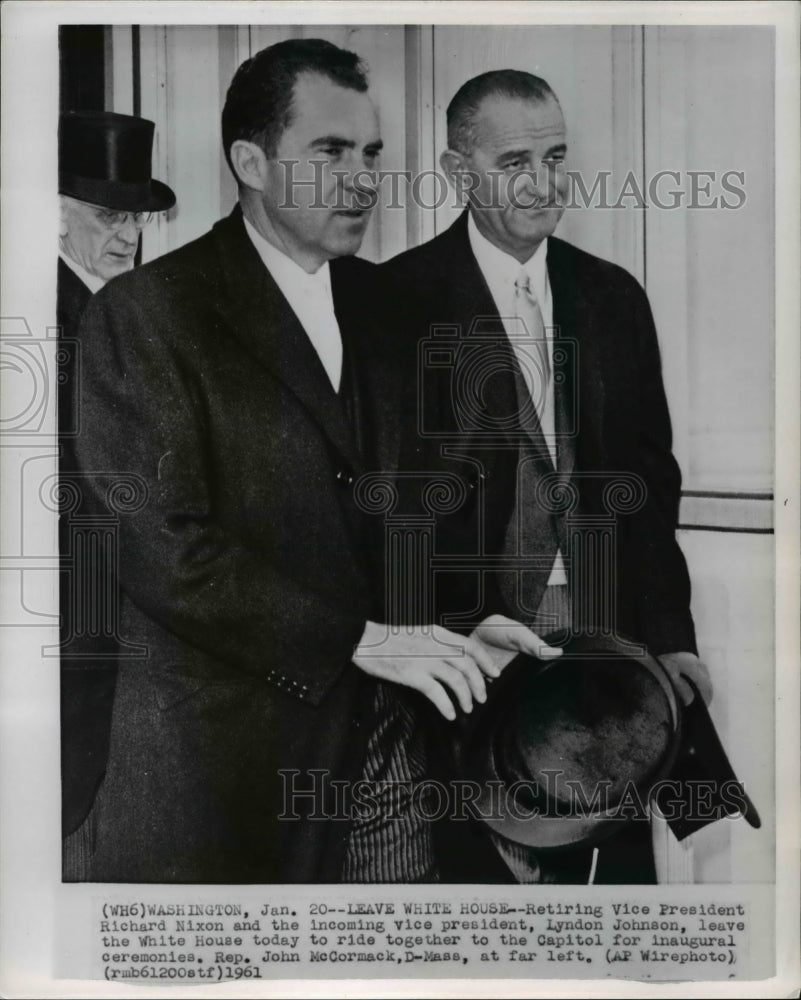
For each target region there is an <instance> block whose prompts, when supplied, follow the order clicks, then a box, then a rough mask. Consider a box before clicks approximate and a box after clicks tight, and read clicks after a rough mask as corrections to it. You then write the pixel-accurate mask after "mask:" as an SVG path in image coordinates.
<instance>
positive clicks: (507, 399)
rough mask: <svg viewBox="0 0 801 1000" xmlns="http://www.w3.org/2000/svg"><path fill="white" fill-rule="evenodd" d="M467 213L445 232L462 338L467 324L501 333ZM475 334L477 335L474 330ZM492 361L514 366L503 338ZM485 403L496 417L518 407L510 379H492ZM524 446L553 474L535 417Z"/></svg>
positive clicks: (515, 436) (452, 299)
mask: <svg viewBox="0 0 801 1000" xmlns="http://www.w3.org/2000/svg"><path fill="white" fill-rule="evenodd" d="M467 217H468V216H467V212H464V213H463V214H462V216H460V218H459V219H458V220H457V221H456V223H455V224H454V225H453V226H452V227H451V229H450V230H449V233H448V235H450V236H452V237H453V239H452V247H450V248H448V253H447V259H448V260H449V261H450V266H451V267H452V268H453V274H454V280H453V281H452V282H451V283H450V286H449V295H450V303H451V306H450V308H451V309H452V310H453V312H452V315H461V316H462V317H464V318H463V320H462V337H463V338H466V337H467V335H468V333H469V331H470V328H471V324H472V323H473V322H475V321H477V320H478V321H481V322H482V324H486V326H485V329H487V331H488V332H491V333H492V334H497V333H499V332H502V331H503V327H502V325H500V315H499V312H498V307H497V305H496V303H495V300H494V299H493V297H492V293H491V292H490V289H489V286H488V285H487V282H486V280H485V279H484V275H483V274H482V272H481V268H480V267H479V266H478V262H477V261H476V259H475V257H474V255H473V251H472V250H471V248H470V238H469V236H468V233H467ZM476 332H479V331H478V330H476ZM492 350H493V355H494V358H493V360H494V361H497V362H499V364H500V366H501V367H502V368H503V369H504V370H506V371H511V370H512V369H513V368H517V367H518V363H517V360H516V357H515V354H514V349H513V348H512V345H511V343H510V342H509V340H508V338H507V337H506V336H501V337H499V338H498V340H497V342H495V343H493V347H492ZM487 390H488V391H487V393H486V402H487V405H488V409H490V410H491V411H492V412H494V413H495V414H496V415H504V416H505V415H508V414H510V413H513V412H516V411H517V408H518V401H517V390H516V389H515V384H514V379H513V378H493V379H490V380H489V381H488V383H487ZM519 434H520V432H519V431H518V432H516V433H515V432H510V435H509V440H510V441H516V440H517V439H518V437H519ZM526 443H527V444H530V445H531V447H532V448H533V450H534V455H535V457H536V460H537V462H538V464H539V465H540V466H541V471H542V472H543V473H553V471H554V467H553V460H552V458H551V453H550V451H549V449H548V446H547V444H546V442H545V438H544V437H543V434H542V431H541V429H540V426H539V421H538V420H537V418H536V415H534V416H533V417H532V420H531V422H530V426H528V427H527V428H526Z"/></svg>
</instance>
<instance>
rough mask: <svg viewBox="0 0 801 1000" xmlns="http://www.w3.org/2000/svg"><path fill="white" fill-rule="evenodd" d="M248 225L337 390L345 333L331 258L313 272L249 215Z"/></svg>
mask: <svg viewBox="0 0 801 1000" xmlns="http://www.w3.org/2000/svg"><path fill="white" fill-rule="evenodd" d="M245 229H246V231H247V234H248V236H249V237H250V239H251V242H252V243H253V246H254V247H255V248H256V250H257V252H258V254H259V257H261V259H262V263H263V264H264V266H265V267H266V268H267V270H268V271H269V272H270V274H271V275H272V277H273V280H274V281H275V283H276V284H277V285H278V287H279V288H280V289H281V292H282V293H283V295H284V297H285V298H286V300H287V302H288V303H289V305H290V306H291V307H292V311H293V312H294V313H295V315H296V316H297V317H298V319H299V320H300V325H301V326H302V327H303V329H304V330H305V331H306V336H307V337H308V338H309V340H310V341H311V342H312V346H313V347H314V349H315V351H317V355H318V357H319V358H320V361H321V362H322V365H323V368H325V371H326V374H327V375H328V377H329V379H330V380H331V385H332V386H333V387H334V389H335V391H337V392H338V391H339V383H340V379H341V377H342V334H341V333H340V330H339V323H337V318H336V313H335V312H334V296H333V294H332V292H331V272H330V270H329V267H328V262H327V261H326V263H325V264H323V265H322V267H320V268H319V269H318V270H317V271H315V272H314V274H309V273H308V271H304V270H303V268H302V267H301V266H300V265H299V264H296V263H295V261H294V260H292V258H291V257H287V255H286V254H285V253H282V252H281V251H280V250H279V249H278V248H277V247H274V246H273V245H272V243H270V242H268V241H267V240H266V239H265V238H264V237H263V236H262V235H261V233H259V232H258V231H257V230H256V229H255V227H254V226H252V225H251V224H250V222H248V220H247V219H245Z"/></svg>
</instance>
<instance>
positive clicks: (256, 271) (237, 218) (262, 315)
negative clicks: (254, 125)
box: [213, 206, 362, 470]
mask: <svg viewBox="0 0 801 1000" xmlns="http://www.w3.org/2000/svg"><path fill="white" fill-rule="evenodd" d="M213 234H214V239H215V244H216V249H217V255H218V261H219V266H220V269H221V273H222V275H223V283H224V288H225V293H226V298H227V302H226V305H225V315H226V318H227V323H228V327H229V329H230V331H231V332H232V333H233V335H234V336H235V337H236V339H237V341H238V342H239V345H240V347H241V348H242V349H244V350H245V351H247V352H248V353H249V354H250V355H252V356H253V357H254V358H255V360H256V361H258V362H259V363H260V364H262V365H264V366H265V367H267V368H269V369H270V371H271V372H272V373H273V374H274V375H275V376H276V377H277V378H279V379H280V380H281V381H282V382H283V383H284V385H285V386H286V387H287V388H288V389H289V390H290V391H291V392H293V393H294V394H295V396H297V398H298V399H299V400H300V401H301V402H302V403H303V405H304V406H305V407H306V409H307V410H308V411H309V413H310V414H311V415H312V417H313V418H314V419H315V420H316V422H317V423H318V424H319V425H320V427H321V429H322V430H323V432H324V433H325V434H326V436H327V437H328V438H329V439H330V441H331V442H332V444H334V445H335V446H336V448H337V449H338V450H339V451H340V452H341V453H342V454H343V455H344V456H345V457H346V458H347V459H348V461H349V462H350V464H351V467H352V468H353V469H354V470H358V469H359V468H360V467H361V464H362V462H361V457H360V455H359V450H358V447H357V444H356V440H355V437H354V434H353V431H352V429H351V427H350V425H349V422H348V419H347V417H346V415H345V411H344V408H343V406H342V403H341V400H340V399H339V397H338V395H337V393H336V392H335V391H334V388H333V386H332V385H331V382H330V380H329V378H328V375H327V374H326V372H325V369H324V368H323V365H322V362H321V361H320V358H319V356H318V354H317V352H316V351H315V349H314V347H313V345H312V343H311V341H310V340H309V338H308V336H307V335H306V332H305V330H304V329H303V327H302V326H301V324H300V321H299V320H298V318H297V316H296V315H295V313H294V312H293V311H292V309H291V307H290V305H289V303H288V302H287V300H286V298H285V297H284V296H283V294H282V293H281V291H280V289H279V288H278V285H277V284H276V283H275V281H274V280H273V278H272V276H271V275H270V273H269V271H268V270H267V269H266V268H265V266H264V264H263V263H262V261H261V259H260V257H259V255H258V253H257V251H256V248H255V247H254V246H253V244H252V242H251V241H250V239H249V238H248V235H247V232H246V231H245V225H244V222H243V219H242V212H241V209H240V208H239V206H237V207H236V208H235V209H234V211H233V212H232V213H231V215H230V216H228V218H226V219H223V220H221V221H220V222H218V223H217V224H216V225H215V226H214V229H213ZM343 264H346V262H345V261H342V262H339V261H333V262H332V265H331V284H332V291H333V295H334V305H335V311H336V312H337V317H338V318H339V317H340V309H339V308H338V306H337V303H338V300H339V302H341V301H343V299H345V300H346V299H347V294H348V288H347V284H348V283H347V274H346V267H342V266H341V265H343ZM344 337H345V331H343V339H344Z"/></svg>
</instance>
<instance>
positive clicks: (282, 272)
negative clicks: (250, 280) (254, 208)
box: [243, 216, 331, 295]
mask: <svg viewBox="0 0 801 1000" xmlns="http://www.w3.org/2000/svg"><path fill="white" fill-rule="evenodd" d="M243 218H244V216H243ZM244 222H245V230H246V231H247V234H248V236H249V237H250V241H251V243H252V244H253V246H254V247H255V248H256V251H257V253H258V255H259V257H261V260H262V263H263V264H264V266H265V267H266V268H267V270H268V271H269V272H270V274H271V275H272V276H273V278H274V279H275V282H276V284H277V285H278V287H279V288H280V289H281V290H282V291H283V290H284V289H285V288H305V289H317V290H319V291H323V292H326V293H327V294H328V295H330V294H331V272H330V270H329V267H328V261H326V262H325V263H324V264H323V265H322V266H321V267H319V268H318V269H317V270H316V271H315V272H314V274H309V272H308V271H304V270H303V268H302V267H301V266H300V264H297V263H295V261H294V260H292V258H291V257H288V256H287V255H286V254H285V253H284V252H283V251H281V250H279V249H278V247H275V246H273V244H272V243H270V242H269V240H266V239H265V238H264V237H263V236H262V235H261V233H260V232H259V231H258V230H257V229H256V227H255V226H254V225H253V224H252V223H251V222H249V221H248V220H247V219H246V218H245V219H244Z"/></svg>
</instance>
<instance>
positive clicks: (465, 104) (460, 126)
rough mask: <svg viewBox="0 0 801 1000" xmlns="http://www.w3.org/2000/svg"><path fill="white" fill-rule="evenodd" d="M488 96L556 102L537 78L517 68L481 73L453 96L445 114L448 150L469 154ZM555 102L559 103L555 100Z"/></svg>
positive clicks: (545, 84)
mask: <svg viewBox="0 0 801 1000" xmlns="http://www.w3.org/2000/svg"><path fill="white" fill-rule="evenodd" d="M488 97H512V98H515V97H516V98H519V99H521V100H524V101H537V102H539V101H545V100H548V98H552V99H553V100H555V101H556V100H557V98H556V94H554V92H553V91H552V90H551V88H550V87H549V86H548V84H547V83H546V82H545V80H543V79H542V78H541V77H539V76H534V75H533V74H532V73H524V72H523V71H522V70H519V69H496V70H491V71H490V72H489V73H481V75H480V76H474V77H473V78H472V80H468V81H467V83H464V84H462V86H461V87H460V88H459V89H458V90H457V91H456V93H455V94H454V95H453V99H452V100H451V103H450V104H449V105H448V110H447V112H446V114H447V119H448V148H449V149H455V150H457V151H458V152H460V153H469V152H470V150H471V149H472V147H473V144H474V142H475V121H476V115H477V114H478V110H479V108H480V107H481V104H482V102H483V101H484V100H486V98H488ZM557 103H558V101H557Z"/></svg>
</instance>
